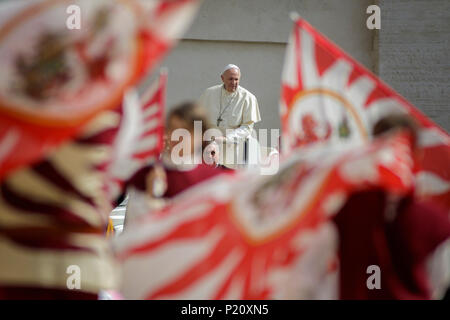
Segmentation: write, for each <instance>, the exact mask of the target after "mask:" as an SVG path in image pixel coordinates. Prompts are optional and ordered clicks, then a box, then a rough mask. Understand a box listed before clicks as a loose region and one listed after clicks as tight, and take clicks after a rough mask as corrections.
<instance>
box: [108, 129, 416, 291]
mask: <svg viewBox="0 0 450 320" xmlns="http://www.w3.org/2000/svg"><path fill="white" fill-rule="evenodd" d="M411 157H412V156H411V141H410V139H409V138H408V137H407V136H406V135H403V134H398V135H396V136H394V137H390V138H387V139H385V140H378V141H376V143H374V144H368V145H365V146H364V147H362V148H360V149H357V150H355V149H353V150H350V151H347V152H333V151H332V150H330V149H325V148H317V149H315V150H310V151H309V156H308V158H307V159H304V158H303V153H298V154H296V155H294V156H292V157H290V158H289V159H288V160H287V161H285V162H284V163H283V164H282V167H281V168H280V171H279V172H278V173H277V174H275V175H272V176H264V175H258V174H255V173H252V172H249V173H248V172H247V173H242V174H241V175H237V176H236V175H233V176H229V175H226V176H219V177H217V178H215V179H211V180H208V181H207V182H205V183H202V184H200V185H198V186H196V187H193V188H192V189H190V190H188V191H186V192H185V193H182V194H181V195H180V196H179V197H178V198H175V200H174V202H173V203H172V205H170V206H169V207H167V208H165V209H164V210H163V211H161V212H156V213H152V214H151V215H147V216H143V217H140V218H138V220H137V221H136V222H137V223H135V224H133V225H130V226H129V228H128V229H125V232H124V233H123V234H121V236H120V237H119V238H117V239H115V240H116V243H115V247H116V251H117V255H118V259H119V261H120V262H121V263H122V272H123V278H122V293H123V295H124V297H125V298H126V299H295V298H312V297H315V298H317V297H320V298H337V292H336V289H337V285H336V284H335V282H333V281H332V280H333V279H334V280H336V274H337V273H336V264H335V262H336V247H335V244H336V238H335V236H336V234H334V233H333V227H332V225H331V223H327V221H329V219H330V217H331V216H332V215H333V214H335V213H337V211H338V210H339V209H340V208H341V205H342V204H343V203H344V202H345V200H346V198H347V196H348V195H349V194H351V193H352V192H355V191H357V190H362V189H364V188H371V187H380V188H383V189H385V190H388V191H390V192H393V193H396V194H399V195H402V194H405V193H407V192H410V190H411V187H412V184H413V181H412V180H413V175H412V164H413V161H412V158H411ZM318 160H320V161H318ZM317 251H319V252H317ZM312 291H322V292H321V293H317V295H314V294H313V295H312Z"/></svg>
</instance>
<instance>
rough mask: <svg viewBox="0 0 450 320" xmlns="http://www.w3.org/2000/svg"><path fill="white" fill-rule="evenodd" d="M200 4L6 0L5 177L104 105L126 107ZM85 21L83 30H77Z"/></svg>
mask: <svg viewBox="0 0 450 320" xmlns="http://www.w3.org/2000/svg"><path fill="white" fill-rule="evenodd" d="M200 3H201V1H200V0H127V1H120V0H95V1H92V0H74V1H71V2H70V3H68V2H67V1H64V0H35V1H15V0H14V1H6V2H5V1H3V2H2V3H1V4H0V64H1V66H2V76H1V77H0V179H3V178H4V177H5V176H6V175H7V174H8V173H10V172H11V171H12V170H15V169H18V168H20V167H21V166H25V165H28V164H30V163H32V162H34V161H38V160H39V159H41V158H42V157H44V156H45V155H46V154H47V153H48V152H50V151H51V150H52V149H54V148H55V147H56V146H58V145H60V144H61V143H63V142H64V141H67V140H69V139H71V138H73V137H74V136H75V135H76V134H77V133H78V132H80V130H81V129H82V128H83V126H84V125H85V124H86V123H87V122H88V121H90V120H91V119H92V118H94V117H95V116H96V115H97V114H98V113H99V112H101V111H102V110H105V109H111V108H117V107H119V106H120V104H121V102H122V100H123V96H124V93H125V92H126V91H127V90H128V89H129V88H131V87H133V86H134V85H135V84H136V83H137V82H138V81H139V80H140V79H141V78H142V77H143V76H145V75H146V74H148V72H149V71H150V70H151V69H152V68H153V67H154V66H155V65H156V63H157V62H158V61H160V60H161V59H162V58H163V57H164V55H165V54H166V53H167V52H168V51H169V50H170V49H171V48H172V47H173V45H174V44H175V43H176V41H177V40H178V38H179V37H180V36H181V34H182V33H183V32H184V31H185V30H186V28H187V27H188V25H189V23H190V22H191V21H192V19H193V18H194V16H195V14H196V12H197V9H198V8H199V5H200ZM77 9H79V10H77ZM77 12H78V14H79V15H78V16H77ZM77 19H80V24H79V25H80V28H79V29H74V28H72V27H70V28H69V26H71V25H72V23H73V22H74V21H76V20H77ZM76 25H77V24H76V23H75V24H74V27H76Z"/></svg>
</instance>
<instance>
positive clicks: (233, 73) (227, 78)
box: [221, 68, 241, 92]
mask: <svg viewBox="0 0 450 320" xmlns="http://www.w3.org/2000/svg"><path fill="white" fill-rule="evenodd" d="M221 78H222V81H223V84H224V85H225V89H226V90H227V91H228V92H234V91H236V89H237V87H238V85H239V79H240V78H241V73H240V72H239V70H238V69H235V68H231V69H228V70H227V71H225V73H224V74H222V75H221Z"/></svg>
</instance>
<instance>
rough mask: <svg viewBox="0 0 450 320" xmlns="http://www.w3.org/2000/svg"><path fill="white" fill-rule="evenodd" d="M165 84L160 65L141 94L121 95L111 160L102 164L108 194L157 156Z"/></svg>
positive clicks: (162, 122)
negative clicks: (157, 71)
mask: <svg viewBox="0 0 450 320" xmlns="http://www.w3.org/2000/svg"><path fill="white" fill-rule="evenodd" d="M166 87H167V71H166V69H163V70H161V72H160V74H159V78H158V80H157V81H155V82H154V83H153V84H152V85H151V86H150V87H149V88H148V90H146V92H145V93H144V94H143V95H142V97H141V98H139V97H138V95H137V92H136V90H134V89H133V90H130V91H128V92H127V93H126V95H125V99H124V102H123V116H122V124H121V126H120V129H119V132H118V134H117V137H116V141H115V145H114V147H113V154H112V157H111V161H110V163H109V164H108V165H107V166H105V167H106V170H108V175H109V177H110V179H111V185H110V187H111V188H112V189H111V190H110V194H111V196H112V198H114V197H115V196H117V195H118V193H119V192H121V190H122V187H123V185H124V184H125V183H126V182H127V180H128V179H129V178H130V177H131V176H132V175H133V174H134V173H135V172H137V171H138V170H139V169H141V168H142V167H143V166H145V165H147V164H149V162H151V161H156V160H157V159H158V158H159V155H160V153H161V151H162V148H163V139H164V110H165V101H166Z"/></svg>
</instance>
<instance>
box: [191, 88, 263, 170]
mask: <svg viewBox="0 0 450 320" xmlns="http://www.w3.org/2000/svg"><path fill="white" fill-rule="evenodd" d="M199 103H200V104H201V105H202V106H204V107H205V108H206V109H207V110H208V111H209V116H210V120H211V122H212V123H213V124H214V125H216V126H217V127H218V128H219V129H220V130H221V131H222V134H223V135H224V136H225V137H226V141H227V143H226V145H225V148H223V146H221V147H222V148H221V151H222V152H221V153H220V163H221V164H223V165H225V166H226V167H229V168H233V169H236V168H239V167H244V166H249V165H257V164H258V161H259V148H258V147H259V146H258V141H257V139H256V134H255V132H254V130H253V126H254V124H255V123H257V122H259V121H261V116H260V113H259V107H258V101H257V100H256V97H255V96H254V95H253V94H252V93H251V92H250V91H248V90H247V89H245V88H243V87H241V86H238V88H237V89H236V91H235V92H228V91H227V90H226V89H225V88H224V86H223V84H221V85H217V86H213V87H210V88H208V89H206V90H205V92H204V93H203V94H202V95H201V97H200V99H199ZM245 140H248V144H247V145H248V159H247V163H246V164H245V162H244V142H245Z"/></svg>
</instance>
